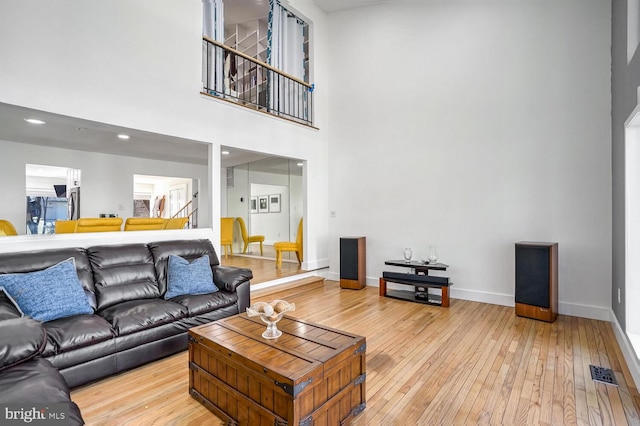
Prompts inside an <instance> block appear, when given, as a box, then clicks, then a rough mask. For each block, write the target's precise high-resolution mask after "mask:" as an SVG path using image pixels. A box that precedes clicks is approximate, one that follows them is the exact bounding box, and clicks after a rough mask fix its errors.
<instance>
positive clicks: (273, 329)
mask: <svg viewBox="0 0 640 426" xmlns="http://www.w3.org/2000/svg"><path fill="white" fill-rule="evenodd" d="M295 309H296V305H295V304H294V303H289V302H287V301H286V300H280V299H276V300H272V301H271V302H268V303H267V302H256V303H254V304H253V305H251V306H249V307H248V308H247V315H248V316H250V317H255V316H260V319H261V320H262V321H264V322H265V323H266V324H267V329H266V330H265V332H264V333H262V337H264V338H265V339H277V338H278V337H280V336H282V331H280V330H278V326H277V325H276V323H277V322H278V321H280V320H281V319H282V316H283V315H284V313H285V312H289V311H293V310H295Z"/></svg>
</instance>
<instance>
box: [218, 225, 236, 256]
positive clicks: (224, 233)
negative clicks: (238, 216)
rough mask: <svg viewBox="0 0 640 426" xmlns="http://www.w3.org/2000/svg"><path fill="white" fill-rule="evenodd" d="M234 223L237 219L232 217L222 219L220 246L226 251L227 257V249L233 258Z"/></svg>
mask: <svg viewBox="0 0 640 426" xmlns="http://www.w3.org/2000/svg"><path fill="white" fill-rule="evenodd" d="M233 222H235V219H234V218H232V217H221V218H220V245H221V246H222V248H223V249H224V255H225V256H227V247H229V252H230V253H231V256H233Z"/></svg>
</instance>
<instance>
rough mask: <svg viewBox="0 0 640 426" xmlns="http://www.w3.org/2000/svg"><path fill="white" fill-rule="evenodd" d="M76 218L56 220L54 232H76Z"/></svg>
mask: <svg viewBox="0 0 640 426" xmlns="http://www.w3.org/2000/svg"><path fill="white" fill-rule="evenodd" d="M77 222H78V221H77V220H56V224H55V228H54V229H55V233H56V234H73V233H74V232H76V223H77Z"/></svg>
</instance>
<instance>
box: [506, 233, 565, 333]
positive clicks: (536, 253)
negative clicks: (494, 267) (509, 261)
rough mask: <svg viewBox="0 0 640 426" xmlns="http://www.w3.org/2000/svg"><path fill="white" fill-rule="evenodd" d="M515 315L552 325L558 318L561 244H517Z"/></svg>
mask: <svg viewBox="0 0 640 426" xmlns="http://www.w3.org/2000/svg"><path fill="white" fill-rule="evenodd" d="M515 280H516V291H515V293H516V315H518V316H522V317H527V318H533V319H537V320H542V321H548V322H553V321H555V319H556V318H557V316H558V243H542V242H519V243H516V276H515Z"/></svg>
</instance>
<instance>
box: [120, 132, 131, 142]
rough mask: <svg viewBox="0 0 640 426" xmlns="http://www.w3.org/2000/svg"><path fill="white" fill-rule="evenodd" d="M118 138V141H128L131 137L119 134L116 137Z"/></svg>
mask: <svg viewBox="0 0 640 426" xmlns="http://www.w3.org/2000/svg"><path fill="white" fill-rule="evenodd" d="M118 138H120V139H124V140H129V139H131V136H129V135H125V134H124V133H120V134H119V135H118Z"/></svg>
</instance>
